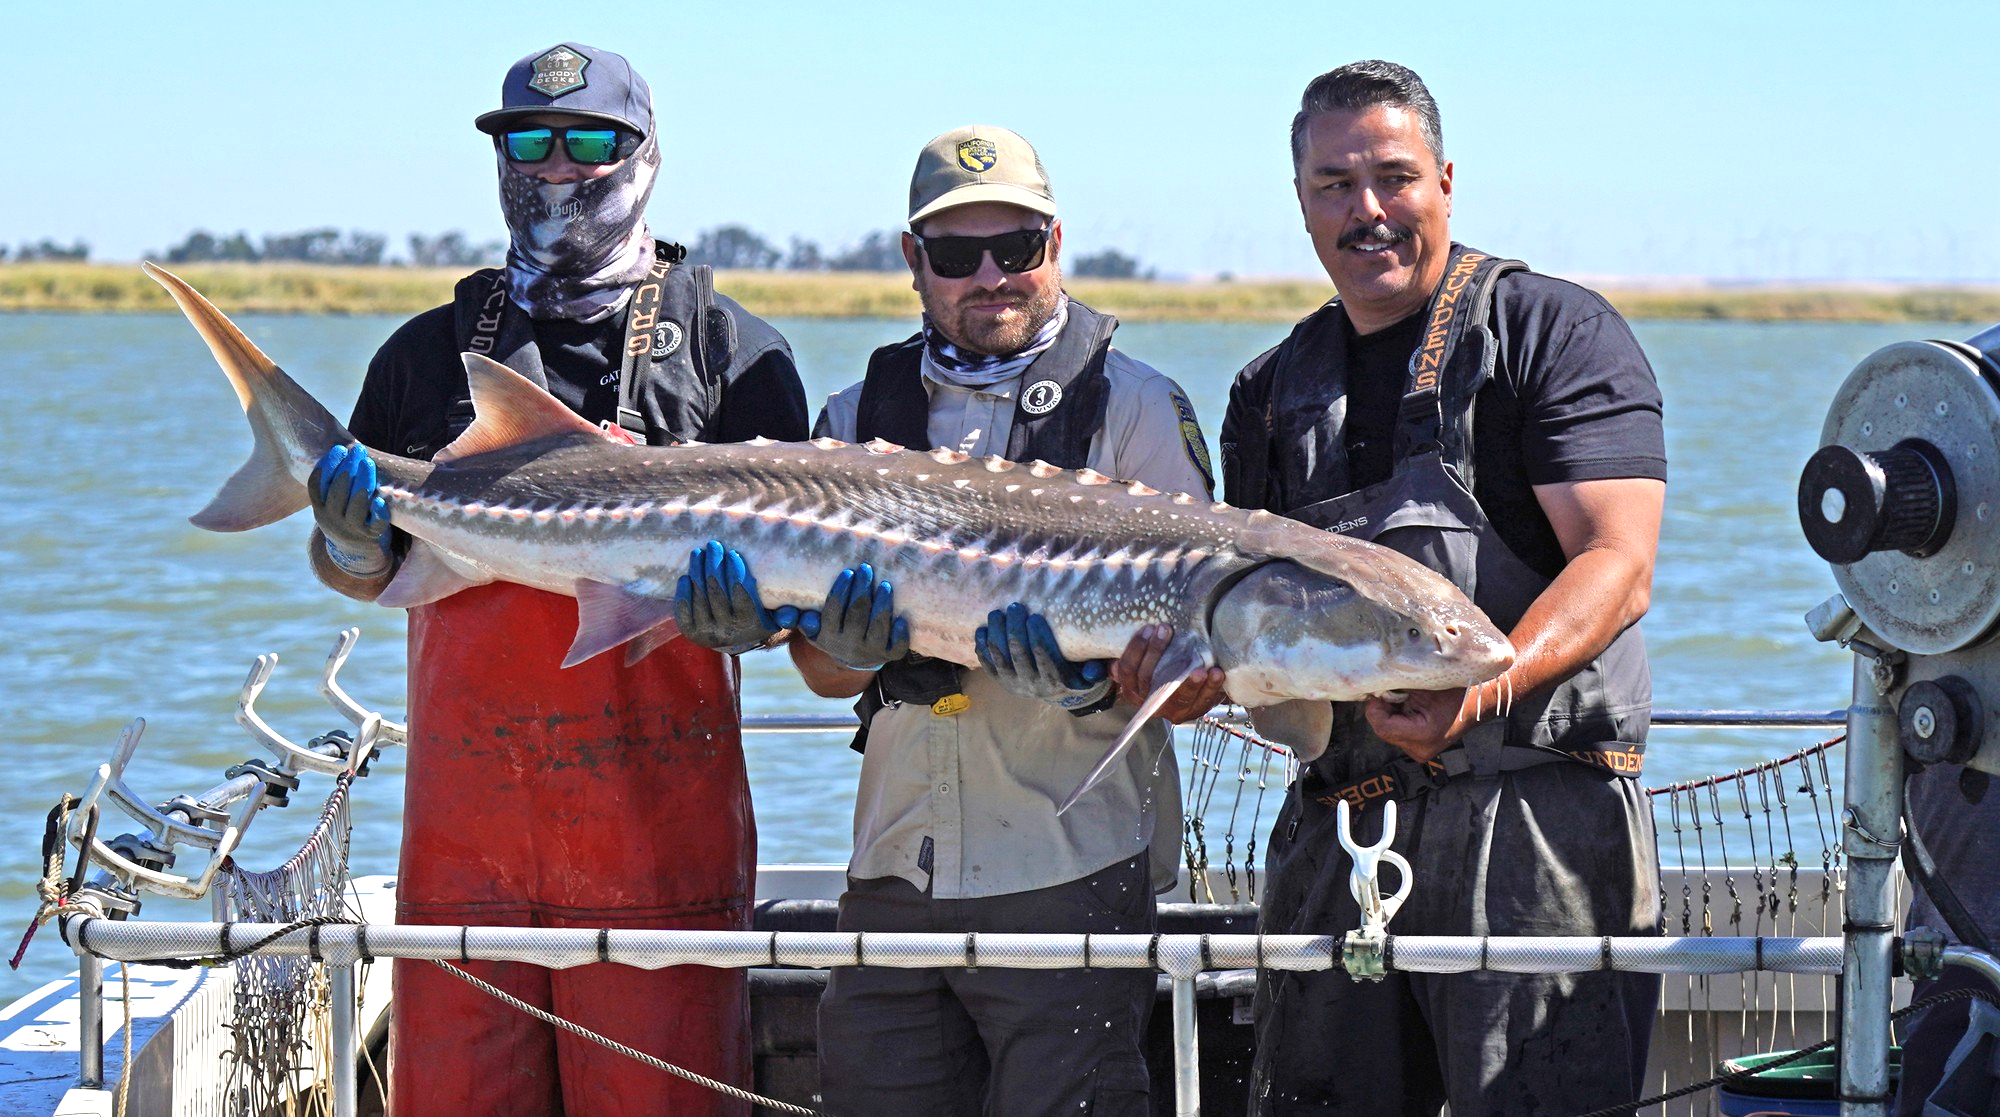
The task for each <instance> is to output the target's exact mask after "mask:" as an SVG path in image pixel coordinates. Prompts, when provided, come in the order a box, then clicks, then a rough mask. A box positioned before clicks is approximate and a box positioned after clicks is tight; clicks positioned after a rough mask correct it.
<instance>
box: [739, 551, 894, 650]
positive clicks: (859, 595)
mask: <svg viewBox="0 0 2000 1117" xmlns="http://www.w3.org/2000/svg"><path fill="white" fill-rule="evenodd" d="M773 617H774V619H776V620H777V622H778V624H779V625H780V626H782V627H785V628H796V629H798V630H799V633H800V635H802V636H804V637H805V638H806V639H807V640H810V641H811V642H812V645H813V647H816V648H818V649H819V650H820V651H823V652H825V653H826V654H827V655H828V656H830V657H832V659H833V660H834V661H835V662H837V663H839V664H840V665H841V666H842V667H845V668H847V669H848V670H850V671H873V670H875V669H876V668H878V667H881V666H882V665H883V664H885V663H888V662H889V661H890V660H896V659H901V658H903V657H904V656H906V655H909V654H910V625H909V622H908V621H905V620H904V619H903V618H901V617H899V616H897V615H896V595H895V590H894V589H893V588H892V587H891V586H890V585H889V583H887V582H882V583H880V584H877V583H876V581H875V568H874V567H872V566H870V565H868V564H867V563H865V562H864V563H862V564H861V565H860V566H851V567H849V568H847V569H846V570H843V571H841V572H840V575H839V576H838V577H836V578H835V579H834V580H833V588H832V589H830V590H828V591H827V593H826V602H825V603H824V604H823V605H821V606H820V607H819V608H818V609H807V610H803V611H801V610H798V609H792V608H789V607H786V608H781V609H779V610H778V611H777V612H776V613H774V614H773Z"/></svg>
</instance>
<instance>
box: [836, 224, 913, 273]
mask: <svg viewBox="0 0 2000 1117" xmlns="http://www.w3.org/2000/svg"><path fill="white" fill-rule="evenodd" d="M826 266H827V267H828V268H830V269H832V270H834V271H902V270H903V269H904V268H905V267H907V266H908V265H907V264H905V263H904V262H903V234H902V233H901V232H899V231H898V230H895V229H877V230H876V231H875V232H872V233H869V234H868V235H867V236H865V237H862V238H861V243H860V244H857V245H855V246H854V247H852V248H849V249H847V250H846V251H844V252H842V253H840V254H839V255H837V256H834V257H833V258H831V259H829V260H828V261H827V262H826Z"/></svg>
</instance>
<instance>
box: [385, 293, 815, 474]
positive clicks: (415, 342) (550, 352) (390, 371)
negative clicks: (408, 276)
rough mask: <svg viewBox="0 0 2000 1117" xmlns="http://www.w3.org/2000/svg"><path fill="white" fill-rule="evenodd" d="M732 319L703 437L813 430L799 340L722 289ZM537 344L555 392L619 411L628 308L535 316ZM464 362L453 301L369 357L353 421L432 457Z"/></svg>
mask: <svg viewBox="0 0 2000 1117" xmlns="http://www.w3.org/2000/svg"><path fill="white" fill-rule="evenodd" d="M715 305H716V306H717V307H718V308H720V309H722V310H724V311H725V312H726V313H728V314H729V315H730V317H731V318H732V319H733V321H734V323H735V326H736V338H737V344H736V349H735V352H734V354H733V357H732V359H731V361H730V364H729V367H728V368H727V369H724V370H722V375H721V379H722V385H723V387H722V392H721V398H720V407H719V408H717V410H716V411H715V412H714V413H712V414H710V415H709V416H708V417H707V418H708V422H707V423H706V425H704V427H703V428H702V430H700V431H699V432H695V435H694V436H695V437H698V438H699V439H701V440H702V441H703V442H747V441H749V440H750V439H752V438H756V437H758V436H759V435H762V436H763V437H766V438H775V439H777V440H778V441H780V442H798V441H802V440H804V439H805V438H806V437H807V420H806V396H805V388H804V386H803V385H801V384H800V383H799V373H798V369H797V367H796V366H795V365H794V364H793V362H792V351H791V347H790V346H788V345H787V344H786V343H785V339H784V338H783V337H782V336H780V335H779V333H778V331H776V330H774V329H772V328H771V326H770V324H769V323H767V322H765V321H764V320H763V319H761V318H758V317H756V316H755V315H753V314H751V313H750V312H748V311H746V310H744V309H743V308H742V307H741V306H739V305H737V304H736V303H735V302H734V301H733V300H730V299H728V298H726V297H724V296H722V295H717V296H715ZM533 326H534V331H535V344H536V347H537V348H538V349H539V350H540V352H541V358H542V369H543V372H544V373H545V374H546V375H547V377H548V382H549V383H548V387H549V392H550V394H552V395H554V396H555V397H556V398H557V399H559V400H561V401H562V402H563V403H564V404H566V405H568V407H569V408H570V410H572V411H575V412H576V413H577V414H579V415H581V416H583V417H584V418H585V419H588V420H590V421H591V422H593V423H601V422H604V421H605V420H607V419H612V418H614V417H616V415H617V413H618V379H617V374H618V370H619V364H618V363H615V362H614V355H615V354H617V353H619V352H620V351H621V349H622V346H623V344H624V339H625V316H624V315H623V314H613V315H611V316H609V317H607V318H605V319H604V320H602V321H599V322H594V323H584V322H575V321H569V320H545V321H535V322H534V323H533ZM469 395H470V393H469V392H468V390H467V388H466V380H465V366H464V364H463V363H462V362H461V360H460V359H459V341H458V336H457V331H456V329H455V328H454V324H453V315H452V308H451V307H450V306H449V305H446V306H441V307H437V308H435V309H432V310H427V311H425V312H423V313H422V314H419V315H417V316H416V317H415V318H412V319H410V320H409V321H408V322H405V323H404V324H403V325H402V326H401V327H400V328H399V329H397V331H396V332H395V333H393V334H391V335H390V336H389V340H388V341H386V342H383V344H382V347H381V349H379V350H377V351H376V353H375V359H374V360H372V361H370V362H369V364H368V376H367V379H366V380H364V381H363V382H362V385H361V396H360V398H359V399H357V400H356V401H355V403H354V416H353V418H351V419H350V420H349V421H348V424H347V429H348V430H349V431H350V432H352V433H353V435H354V437H355V438H356V439H357V440H359V441H360V442H361V443H362V444H363V445H366V446H373V447H375V448H376V449H379V450H385V451H387V452H389V453H392V454H399V455H403V456H406V457H421V458H428V457H430V456H431V455H432V454H434V453H436V452H437V451H438V450H439V449H441V448H442V447H443V443H444V438H445V435H446V434H447V432H448V430H449V425H450V419H451V416H450V412H451V410H452V408H453V407H454V406H455V405H457V404H459V403H460V402H461V401H463V400H466V399H468V398H469Z"/></svg>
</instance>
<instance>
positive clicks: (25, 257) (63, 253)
mask: <svg viewBox="0 0 2000 1117" xmlns="http://www.w3.org/2000/svg"><path fill="white" fill-rule="evenodd" d="M88 259H90V246H89V245H87V244H85V243H83V242H82V241H77V242H76V243H75V244H72V245H68V246H64V245H60V244H57V243H56V242H54V241H52V240H50V239H48V238H47V237H43V238H42V239H41V240H40V241H39V242H37V243H35V244H29V243H28V242H26V241H22V242H21V247H20V248H18V249H16V250H15V251H14V260H15V262H16V263H21V264H25V263H28V262H30V261H33V260H88Z"/></svg>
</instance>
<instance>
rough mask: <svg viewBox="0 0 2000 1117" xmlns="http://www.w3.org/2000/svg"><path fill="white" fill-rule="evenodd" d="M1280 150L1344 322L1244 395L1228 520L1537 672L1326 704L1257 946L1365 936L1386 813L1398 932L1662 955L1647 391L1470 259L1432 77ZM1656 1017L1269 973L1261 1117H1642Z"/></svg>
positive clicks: (1324, 121)
mask: <svg viewBox="0 0 2000 1117" xmlns="http://www.w3.org/2000/svg"><path fill="white" fill-rule="evenodd" d="M1292 155H1293V164H1294V173H1295V178H1294V184H1295V186H1296V188H1297V192H1298V198H1299V207H1300V210H1301V212H1302V213H1303V215H1304V218H1305V225H1306V230H1307V232H1308V233H1309V234H1310V235H1311V237H1312V241H1313V246H1314V248H1315V250H1316V251H1317V252H1318V255H1319V258H1320V261H1321V263H1322V264H1323V265H1324V266H1325V268H1326V271H1327V275H1328V276H1329V277H1331V278H1332V280H1333V283H1334V286H1335V288H1336V289H1337V291H1338V293H1339V297H1338V298H1337V299H1336V300H1334V301H1333V302H1330V303H1328V304H1327V305H1326V306H1325V307H1323V308H1321V309H1320V310H1319V311H1317V312H1316V313H1314V314H1313V315H1311V316H1310V317H1308V318H1307V319H1305V320H1304V321H1303V322H1301V323H1299V325H1298V327H1297V328H1296V329H1294V330H1293V331H1292V333H1291V336H1290V337H1288V338H1286V339H1285V341H1284V342H1283V343H1282V344H1280V345H1278V346H1277V347H1276V348H1275V349H1272V350H1271V351H1270V352H1267V353H1265V354H1263V355H1262V356H1260V357H1258V358H1257V359H1256V360H1254V361H1252V362H1251V363H1250V364H1249V365H1248V366H1247V367H1246V368H1244V369H1243V371H1242V372H1241V373H1240V374H1239V375H1238V377H1237V380H1236V383H1235V385H1234V387H1233V388H1232V389H1231V392H1230V400H1229V409H1228V414H1227V416H1226V418H1225V419H1224V421H1223V429H1222V455H1223V492H1224V498H1225V499H1226V500H1228V501H1229V502H1230V503H1232V504H1236V505H1239V506H1244V507H1251V508H1266V509H1269V510H1271V511H1273V512H1278V513H1282V514H1284V515H1288V516H1292V517H1294V518H1296V519H1299V520H1302V521H1304V522H1306V523H1309V524H1314V525H1317V526H1320V527H1324V528H1327V529H1329V530H1338V531H1344V532H1347V533H1349V534H1354V535H1358V536H1360V537H1363V538H1368V539H1372V540H1373V541H1374V542H1376V543H1380V544H1384V545H1386V546H1389V547H1393V548H1395V549H1397V550H1399V551H1402V552H1403V553H1405V554H1408V555H1411V556H1412V557H1415V558H1417V559H1418V560H1419V561H1422V562H1424V563H1425V564H1426V565H1428V566H1431V567H1432V568H1433V569H1436V570H1438V571H1439V572H1441V573H1443V574H1444V575H1446V576H1447V577H1449V578H1451V579H1452V580H1453V582H1455V583H1456V584H1457V585H1458V586H1459V587H1460V588H1462V589H1464V590H1465V591H1466V593H1467V594H1468V595H1470V596H1471V597H1472V599H1473V601H1474V602H1475V603H1477V604H1478V605H1479V606H1480V607H1481V608H1483V609H1484V610H1485V611H1486V612H1487V614H1488V615H1489V616H1491V617H1492V618H1493V620H1494V621H1495V622H1496V623H1497V624H1499V625H1500V627H1501V628H1503V629H1507V630H1509V635H1510V636H1511V638H1512V639H1513V642H1514V646H1515V648H1516V649H1517V650H1518V658H1517V659H1516V660H1515V662H1514V665H1513V666H1512V667H1511V668H1509V669H1508V671H1507V672H1506V674H1505V675H1503V676H1502V677H1501V678H1499V679H1496V680H1494V681H1492V682H1489V683H1485V684H1482V685H1480V686H1478V687H1474V688H1470V689H1465V690H1453V691H1445V692H1410V693H1408V694H1406V695H1403V696H1400V697H1399V698H1396V700H1392V697H1395V696H1386V697H1376V698H1371V699H1369V700H1368V701H1367V702H1365V703H1348V704H1338V705H1336V706H1335V708H1334V711H1333V713H1334V718H1333V731H1332V734H1331V741H1330V743H1329V745H1328V746H1327V748H1326V749H1325V751H1324V752H1323V753H1322V754H1320V755H1319V756H1317V757H1316V758H1315V757H1311V756H1301V757H1300V759H1301V760H1302V761H1309V762H1310V763H1305V764H1303V765H1302V767H1301V768H1300V770H1299V774H1298V778H1297V779H1296V781H1295V782H1294V783H1293V785H1292V787H1291V788H1290V790H1289V793H1288V795H1287V797H1286V802H1285V806H1284V808H1283V810H1282V811H1281V813H1280V816H1279V818H1278V820H1277V822H1276V825H1275V827H1274V829H1273V833H1272V835H1271V842H1270V846H1269V854H1268V858H1267V863H1268V865H1269V876H1268V877H1267V880H1268V885H1267V888H1266V890H1265V893H1264V897H1263V901H1262V902H1263V910H1262V922H1261V925H1260V926H1261V930H1262V931H1263V932H1264V933H1266V934H1294V933H1310V934H1326V933H1341V932H1344V931H1347V930H1349V929H1352V928H1354V927H1356V926H1358V925H1359V923H1360V912H1359V910H1358V905H1357V904H1356V903H1355V901H1354V899H1353V897H1352V896H1351V895H1350V894H1349V891H1348V871H1349V868H1350V864H1351V862H1350V859H1349V858H1348V857H1347V856H1346V854H1345V853H1344V851H1343V850H1342V849H1341V846H1340V843H1339V841H1338V840H1337V829H1336V824H1335V819H1336V811H1335V808H1336V805H1337V804H1339V803H1340V802H1342V801H1347V802H1348V803H1350V805H1351V806H1352V807H1354V808H1358V809H1357V810H1356V811H1355V824H1354V828H1355V831H1356V835H1357V837H1358V839H1359V840H1361V841H1363V842H1373V841H1375V840H1376V839H1377V838H1379V836H1380V834H1381V829H1382V816H1383V813H1384V812H1383V810H1382V807H1381V801H1382V796H1383V795H1385V794H1386V795H1391V796H1393V797H1394V798H1395V799H1396V800H1398V801H1399V804H1398V805H1399V808H1400V810H1399V815H1398V823H1397V832H1396V836H1395V841H1394V845H1393V848H1394V849H1396V850H1397V851H1398V852H1400V853H1402V854H1403V856H1404V857H1406V858H1407V859H1408V860H1409V862H1410V864H1411V866H1412V867H1413V872H1412V877H1413V879H1414V888H1413V889H1412V891H1411V893H1410V896H1409V898H1408V900H1407V901H1406V902H1405V903H1404V904H1403V906H1402V909H1401V911H1400V913H1399V914H1397V915H1396V916H1395V922H1394V923H1393V924H1392V925H1391V928H1390V929H1391V930H1392V931H1393V932H1395V933H1398V934H1404V935H1589V936H1598V935H1633V934H1649V933H1653V932H1654V931H1655V930H1656V923H1657V918H1658V901H1657V898H1656V887H1655V883H1654V882H1655V879H1656V873H1657V858H1656V856H1655V852H1654V845H1653V825H1652V815H1651V812H1650V810H1649V809H1648V806H1647V801H1646V794H1645V790H1644V789H1643V788H1642V787H1640V786H1639V784H1638V781H1637V779H1636V778H1635V777H1637V775H1638V773H1639V766H1640V760H1641V758H1642V756H1643V753H1644V748H1645V739H1646V730H1647V727H1648V723H1649V719H1650V710H1651V679H1650V675H1649V672H1648V669H1647V664H1646V655H1645V647H1644V644H1643V643H1642V641H1641V638H1640V634H1639V627H1638V621H1639V618H1640V616H1641V615H1643V614H1644V613H1645V611H1646V607H1647V603H1648V598H1649V594H1650V592H1651V584H1652V571H1653V556H1654V550H1655V546H1656V543H1657V540H1658V535H1659V524H1660V514H1661V507H1662V504H1663V501H1664V496H1665V490H1666V484H1665V478H1666V453H1665V449H1664V439H1663V437H1662V433H1661V401H1660V393H1659V389H1658V387H1657V385H1656V384H1655V382H1654V378H1653V373H1652V369H1651V368H1650V366H1649V365H1648V364H1647V362H1646V358H1645V355H1644V354H1643V353H1641V352H1640V349H1639V346H1638V343H1637V342H1636V341H1635V340H1634V339H1633V337H1632V334H1631V331H1630V330H1629V329H1628V328H1627V326H1626V325H1625V323H1624V321H1623V320H1622V319H1621V318H1619V316H1618V314H1617V312H1616V311H1614V310H1612V308H1611V307H1610V306H1609V305H1608V304H1607V303H1605V302H1604V300H1603V299H1602V298H1600V297H1598V296H1597V295H1596V294H1594V293H1592V292H1590V291H1587V290H1585V289H1583V288H1581V287H1578V286H1575V285H1573V284H1569V283H1565V282H1563V281H1560V280H1556V279H1551V278H1548V277H1545V276H1541V275H1537V274H1535V273H1533V272H1531V271H1528V270H1526V268H1525V266H1523V265H1521V264H1519V263H1518V262H1517V261H1511V260H1502V259H1499V258H1496V257H1493V256H1490V255H1488V254H1486V253H1483V252H1479V251H1475V250H1473V249H1470V248H1467V247H1466V246H1464V245H1461V244H1455V243H1453V242H1452V240H1451V237H1450V233H1449V230H1448V224H1449V218H1450V215H1451V209H1452V203H1453V193H1452V166H1451V164H1450V163H1449V162H1447V161H1446V160H1445V157H1444V145H1443V137H1442V130H1441V127H1440V125H1439V120H1438V112H1437V105H1436V103H1435V102H1434V101H1433V100H1432V99H1431V95H1430V92H1429V91H1428V90H1427V89H1425V87H1424V84H1423V82H1422V81H1421V80H1420V79H1419V78H1418V77H1417V75H1416V74H1414V73H1412V72H1410V71H1409V70H1407V69H1405V68H1404V67H1402V66H1398V65H1395V64H1393V63H1388V62H1379V61H1369V62H1356V63H1353V64H1351V65H1347V66H1343V67H1340V68H1339V69H1336V70H1333V71H1331V72H1329V73H1326V74H1323V75H1321V76H1320V77H1318V78H1316V79H1314V80H1313V81H1312V83H1311V84H1310V85H1308V86H1307V87H1306V91H1305V95H1304V97H1303V99H1302V102H1301V106H1300V110H1299V113H1298V115H1297V116H1296V117H1295V118H1294V120H1293V122H1292ZM1384 788H1387V789H1390V790H1388V791H1387V792H1386V793H1385V792H1383V791H1382V790H1381V789H1384ZM1394 873H1395V870H1394V869H1390V870H1389V873H1388V874H1387V875H1388V876H1389V878H1390V879H1385V880H1384V881H1382V887H1383V891H1384V892H1385V893H1387V892H1390V891H1393V890H1394V889H1395V888H1396V887H1397V886H1398V885H1399V884H1400V883H1401V882H1399V881H1397V880H1395V879H1393V877H1394ZM1658 993H1659V979H1658V978H1657V977H1652V976H1647V975H1641V974H1623V973H1608V972H1606V973H1590V974H1582V975H1562V976H1533V975H1518V974H1502V973H1486V972H1482V973H1469V974H1456V975H1423V974H1405V973H1391V974H1389V975H1388V977H1387V978H1386V980H1384V981H1381V982H1379V983H1373V982H1356V981H1353V980H1351V979H1349V978H1348V977H1347V975H1346V974H1344V973H1342V972H1340V971H1338V970H1334V971H1330V972H1320V973H1310V974H1308V973H1284V972H1279V971H1267V972H1265V973H1264V974H1262V975H1261V978H1260V982H1259V987H1258V995H1257V1003H1256V1025H1257V1055H1256V1062H1255V1067H1254V1071H1253V1075H1252V1082H1251V1108H1252V1111H1253V1112H1255V1113H1257V1114H1261V1115H1265V1117H1276V1115H1281V1114H1286V1115H1288V1114H1342V1115H1365V1114H1404V1115H1407V1114H1418V1113H1436V1112H1438V1110H1439V1108H1440V1107H1441V1106H1442V1105H1443V1104H1445V1103H1446V1102H1449V1103H1450V1106H1451V1111H1452V1112H1453V1113H1455V1114H1480V1113H1510V1114H1551V1115H1553V1114H1564V1113H1582V1112H1586V1111H1589V1110H1593V1109H1596V1108H1599V1107H1601V1106H1605V1105H1611V1104H1615V1103H1617V1102H1619V1101H1623V1100H1631V1099H1635V1098H1637V1097H1638V1096H1640V1094H1642V1093H1643V1090H1642V1088H1641V1087H1642V1077H1643V1075H1644V1071H1645V1065H1646V1048H1647V1041H1648V1039H1649V1036H1650V1028H1651V1021H1652V1014H1653V1009H1654V1004H1655V1002H1656V1001H1657V999H1658ZM1364 1035H1365V1036H1366V1037H1367V1039H1366V1042H1365V1043H1360V1044H1358V1045H1357V1042H1356V1037H1357V1036H1364ZM1342 1052H1347V1053H1351V1054H1352V1055H1353V1056H1354V1057H1352V1058H1349V1057H1343V1055H1342V1054H1341V1053H1342Z"/></svg>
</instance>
